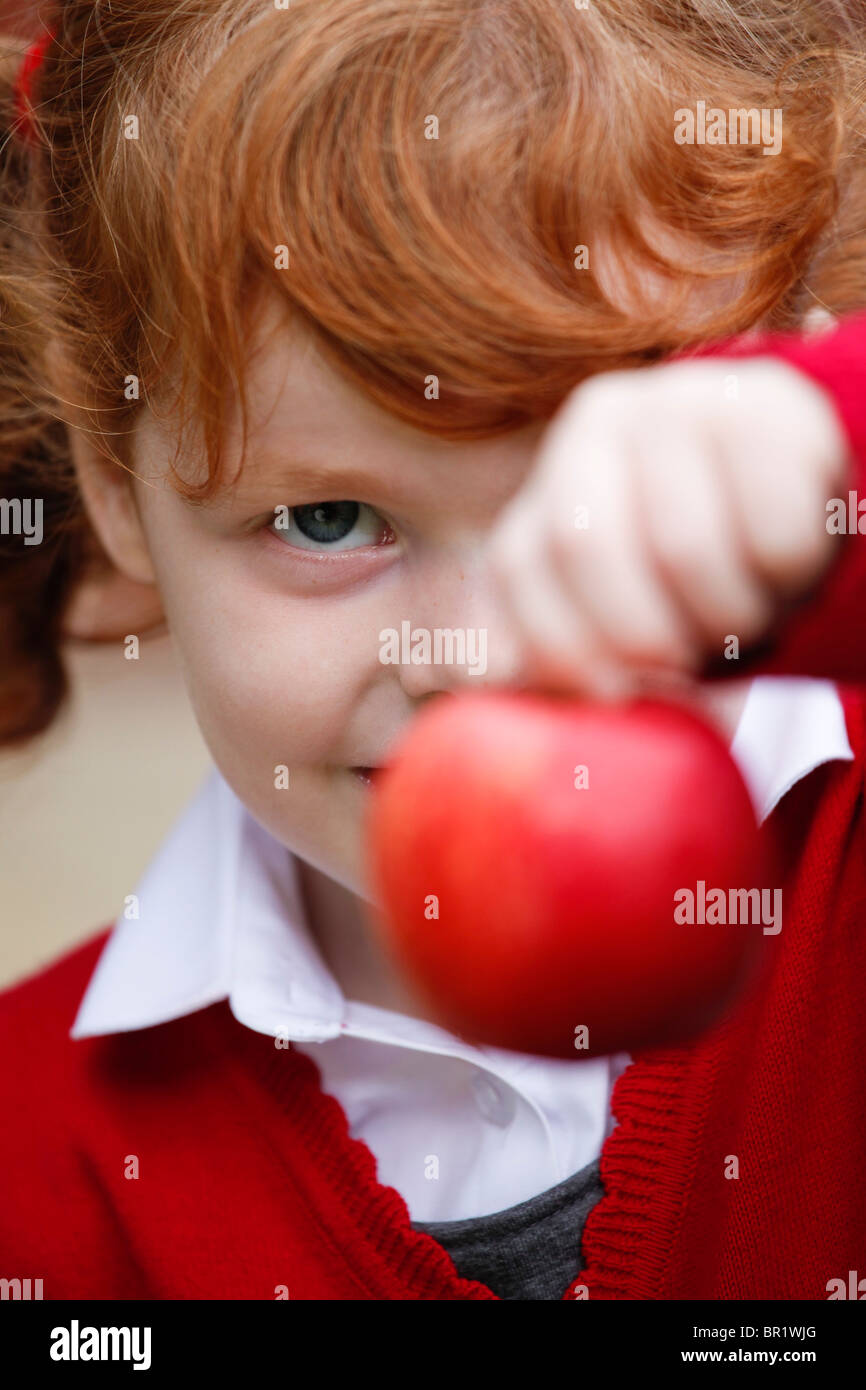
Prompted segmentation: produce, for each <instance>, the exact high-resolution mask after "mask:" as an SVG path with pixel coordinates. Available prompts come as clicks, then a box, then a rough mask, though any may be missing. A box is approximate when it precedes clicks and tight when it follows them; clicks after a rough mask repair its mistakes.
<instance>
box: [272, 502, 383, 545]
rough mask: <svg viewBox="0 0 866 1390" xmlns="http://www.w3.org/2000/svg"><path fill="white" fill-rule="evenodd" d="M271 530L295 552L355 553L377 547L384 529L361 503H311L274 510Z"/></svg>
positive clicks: (377, 519)
mask: <svg viewBox="0 0 866 1390" xmlns="http://www.w3.org/2000/svg"><path fill="white" fill-rule="evenodd" d="M271 530H272V531H273V532H274V534H275V535H276V536H278V537H279V539H280V540H281V541H285V543H286V545H291V546H295V547H296V548H297V549H298V550H318V549H319V548H320V547H321V546H324V547H325V548H326V549H328V550H355V549H358V548H359V547H360V546H364V545H378V544H380V542H381V541H382V540H383V537H384V536H385V534H386V533H387V530H388V527H387V525H386V523H385V522H384V521H383V520H382V518H381V517H380V516H379V514H378V512H374V511H373V508H372V507H368V506H367V504H366V503H365V502H311V503H309V505H307V506H305V507H290V508H288V509H286V508H285V507H278V508H277V517H276V520H275V521H274V522H273V523H272V525H271Z"/></svg>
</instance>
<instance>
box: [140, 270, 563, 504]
mask: <svg viewBox="0 0 866 1390" xmlns="http://www.w3.org/2000/svg"><path fill="white" fill-rule="evenodd" d="M418 389H419V392H423V389H424V383H423V381H419V388H418ZM247 403H248V408H249V417H248V423H249V433H248V437H247V453H246V459H245V461H244V464H243V467H242V468H241V469H240V472H238V465H239V463H240V462H241V446H242V429H241V411H240V406H239V402H238V401H237V399H233V400H232V402H231V404H230V406H229V409H228V411H227V417H226V418H227V423H226V430H225V435H224V441H225V448H226V457H225V465H226V468H225V471H226V476H227V477H228V478H233V479H236V481H235V482H233V483H232V485H231V488H230V492H231V495H232V497H233V498H234V499H237V500H239V501H243V499H244V497H245V495H246V494H248V493H251V492H252V491H253V490H255V489H261V487H262V486H271V485H274V486H277V485H279V484H284V485H285V486H286V487H287V488H291V487H292V485H293V479H294V478H296V477H297V476H299V475H301V474H304V475H305V480H306V477H307V475H310V474H312V475H317V474H320V475H321V486H322V493H321V497H322V500H324V498H325V495H326V493H327V492H334V490H335V489H336V491H340V486H339V477H340V475H341V474H346V475H355V474H357V475H358V486H360V484H361V483H362V481H364V479H367V480H368V482H369V484H370V486H371V487H373V488H375V487H376V486H379V487H381V488H382V489H385V488H387V489H390V490H391V491H393V493H394V495H395V497H399V496H400V495H406V496H408V495H409V494H410V493H411V494H412V496H413V498H414V499H416V500H417V499H418V498H419V497H423V495H424V494H430V496H431V497H432V496H434V495H435V494H436V493H437V492H441V489H442V487H443V484H446V483H447V484H448V486H451V487H454V486H456V485H457V483H458V482H459V483H460V488H459V491H460V493H461V494H462V495H464V496H468V495H469V494H470V493H474V494H475V495H476V496H477V499H478V501H479V502H480V503H485V502H486V503H489V502H490V501H491V500H493V499H494V498H495V497H496V496H497V494H498V493H499V492H500V491H501V488H502V486H503V483H508V482H509V481H510V479H511V477H512V475H515V474H516V472H519V470H520V467H521V466H523V465H525V461H526V458H527V455H528V453H529V452H531V450H532V447H533V446H534V444H535V442H536V441H537V439H538V437H539V435H540V433H541V430H542V428H543V425H542V424H541V423H539V424H537V425H534V424H533V425H529V426H526V427H523V428H521V429H519V430H515V431H513V432H512V433H511V434H509V435H506V436H502V435H499V436H497V437H495V438H491V439H489V440H474V441H472V442H469V443H466V442H455V441H453V440H450V439H445V438H439V437H437V436H436V435H433V434H427V433H425V432H423V431H420V430H417V429H414V428H413V427H412V426H411V425H409V424H407V423H406V422H405V421H403V420H400V419H397V418H396V417H395V416H392V415H389V414H388V412H387V411H385V410H383V409H382V408H381V407H380V406H379V405H378V404H376V403H375V402H373V401H371V400H369V399H368V398H367V397H366V396H364V395H363V393H362V392H361V391H359V390H358V389H357V388H356V387H355V386H354V385H353V384H351V383H350V382H348V381H346V379H345V378H344V377H342V376H341V375H340V373H339V372H338V371H337V370H336V369H335V368H334V367H333V366H332V365H331V364H330V363H329V361H328V360H327V358H326V357H325V356H324V354H323V352H322V350H321V347H320V345H319V342H318V340H317V338H316V336H315V334H314V333H312V332H311V331H310V330H309V329H308V328H307V327H306V326H305V324H304V323H303V321H302V319H301V318H300V316H298V315H292V314H290V313H289V312H288V311H287V308H286V305H285V302H284V301H283V300H281V299H280V298H279V297H278V296H276V295H275V294H273V293H272V292H271V293H269V294H268V295H266V296H263V297H262V299H261V301H260V303H259V304H258V305H257V306H256V311H255V316H254V318H253V321H252V326H251V331H250V335H249V356H248V365H247ZM431 408H432V409H435V408H436V407H435V402H434V403H431ZM135 441H136V444H135V457H136V472H137V473H139V474H140V475H141V476H144V477H147V476H150V477H154V476H155V475H156V474H157V473H158V472H160V471H162V469H161V465H164V464H165V463H166V462H167V459H168V457H170V454H171V451H172V450H173V447H174V442H175V437H174V435H173V434H172V431H171V426H170V423H168V422H167V421H166V422H162V421H161V420H159V419H157V418H156V416H154V415H153V414H152V413H151V412H150V411H148V410H147V409H146V408H145V409H143V410H142V412H141V415H140V416H139V420H138V422H137V424H136V428H135ZM199 444H201V438H200V434H199V432H198V431H196V432H194V434H193V435H191V437H190V444H189V446H188V448H187V450H186V453H185V456H184V457H183V459H182V460H181V462H180V464H179V468H178V471H179V473H180V476H181V477H182V478H183V480H184V481H186V482H190V483H197V482H199V481H202V480H203V479H204V477H205V475H206V469H207V464H206V459H205V457H204V448H203V444H201V447H198V445H199ZM469 465H471V467H469ZM313 487H314V484H313V482H312V479H311V480H310V482H309V486H308V489H307V490H310V489H312V488H313ZM311 495H312V493H311ZM341 495H344V496H357V491H355V492H349V491H345V490H344V491H343V492H342V494H341ZM220 496H221V497H222V498H224V497H225V493H221V494H220ZM215 502H216V504H217V505H219V501H218V500H217V499H215Z"/></svg>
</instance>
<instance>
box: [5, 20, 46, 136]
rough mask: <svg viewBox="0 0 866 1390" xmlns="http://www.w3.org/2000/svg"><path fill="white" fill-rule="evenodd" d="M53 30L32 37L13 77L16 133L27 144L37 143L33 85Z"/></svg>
mask: <svg viewBox="0 0 866 1390" xmlns="http://www.w3.org/2000/svg"><path fill="white" fill-rule="evenodd" d="M54 36H55V35H54V30H53V29H48V30H46V32H45V33H44V34H40V36H39V38H38V39H34V40H33V43H31V45H30V47H29V48H28V49H27V52H26V53H25V54H24V57H23V59H22V60H21V66H20V68H19V69H18V76H17V77H16V79H15V87H14V92H13V99H14V102H15V115H16V118H17V125H16V129H17V133H18V135H19V136H20V138H21V139H22V140H23V141H24V143H25V144H27V145H35V144H36V143H37V138H38V137H37V134H36V126H35V124H34V121H33V99H32V94H33V87H34V83H35V81H36V76H37V74H38V72H39V69H40V68H41V67H42V62H43V59H44V58H45V54H46V52H47V51H48V45H49V44H50V43H51V42H52V40H53V39H54Z"/></svg>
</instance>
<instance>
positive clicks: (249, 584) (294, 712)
mask: <svg viewBox="0 0 866 1390" xmlns="http://www.w3.org/2000/svg"><path fill="white" fill-rule="evenodd" d="M215 549H216V553H214V550H213V548H211V549H210V550H209V553H208V555H207V557H205V556H204V555H201V554H198V556H196V555H195V553H194V552H192V553H188V555H187V559H186V560H185V562H184V563H181V564H176V563H172V564H170V565H167V564H165V563H160V562H159V561H157V570H158V578H159V582H160V588H161V590H162V594H163V601H164V605H165V610H166V616H167V619H168V623H169V626H170V628H171V631H172V634H173V637H174V641H175V645H176V647H177V651H178V655H179V658H180V663H181V667H182V669H183V672H184V677H185V680H186V685H187V688H188V690H189V694H190V698H191V700H192V704H193V707H194V709H195V713H196V717H197V719H198V721H199V724H200V726H201V729H202V733H203V735H204V737H205V739H206V741H207V743H208V746H209V747H210V750H211V753H212V754H213V756H214V759H215V761H216V762H217V764H218V765H219V766H220V767H221V769H223V770H224V771H225V772H226V774H227V775H229V773H230V772H231V774H232V776H233V777H234V778H235V779H236V778H237V776H238V775H239V774H242V773H243V770H244V768H245V767H246V768H250V767H253V766H255V767H256V769H257V774H258V775H259V776H260V775H262V770H263V769H269V770H270V776H271V778H272V776H273V767H274V765H275V764H277V763H286V764H287V765H289V766H290V767H291V766H292V765H296V766H297V765H301V764H319V763H325V762H328V761H330V760H333V759H335V758H337V759H338V756H339V744H340V742H341V739H343V738H344V737H345V733H346V731H347V729H348V727H349V725H350V721H351V715H352V710H353V708H355V707H356V705H357V703H358V700H359V695H360V692H361V690H362V688H363V686H364V685H365V684H366V683H367V682H368V681H369V680H370V678H371V673H375V669H376V658H375V655H373V658H372V662H371V644H370V642H369V641H366V640H363V632H364V631H366V627H367V624H366V623H359V622H358V615H357V604H356V603H353V602H352V600H351V599H347V600H343V601H340V600H338V599H336V598H335V599H333V600H325V601H322V600H311V599H303V598H297V597H287V596H286V595H284V594H275V593H274V592H273V591H272V590H271V591H269V590H268V589H266V588H265V586H264V585H263V584H261V583H260V582H258V581H257V580H256V578H255V577H254V575H252V574H251V573H250V572H249V571H248V570H247V569H246V568H245V567H244V565H243V564H239V563H238V562H237V557H236V554H235V553H233V550H234V548H233V547H232V546H226V547H224V548H223V549H222V550H220V548H219V547H216V548H215ZM162 558H163V561H164V560H165V558H166V557H162Z"/></svg>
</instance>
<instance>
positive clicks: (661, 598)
mask: <svg viewBox="0 0 866 1390" xmlns="http://www.w3.org/2000/svg"><path fill="white" fill-rule="evenodd" d="M637 472H638V469H637V465H636V463H635V461H634V459H633V458H630V457H627V456H626V454H625V453H624V452H623V451H622V450H621V449H614V448H612V447H611V445H610V442H609V440H608V439H607V438H605V440H604V441H602V440H599V441H598V442H597V443H594V442H593V440H592V439H591V438H590V439H584V440H583V441H582V443H581V454H580V465H579V468H578V469H577V470H576V479H575V483H576V491H577V490H579V492H580V496H581V499H582V502H583V504H584V506H585V511H584V512H582V513H581V514H580V515H581V519H582V520H584V521H585V526H584V527H583V528H582V529H575V528H571V529H568V527H567V525H566V524H563V520H565V522H566V523H567V519H568V515H569V512H568V508H558V512H557V514H556V515H554V516H551V517H550V518H549V519H548V525H549V527H550V561H551V565H552V567H553V569H554V571H555V573H556V575H557V577H558V580H559V582H560V583H561V584H562V585H563V587H564V589H565V591H566V593H567V595H568V597H569V599H570V601H571V602H572V603H573V604H574V605H575V606H578V607H579V608H580V611H581V613H582V614H583V615H584V616H585V618H586V619H588V621H589V622H590V624H591V626H592V629H593V630H594V634H595V637H596V640H597V642H598V643H599V644H600V645H603V646H604V647H605V648H607V649H609V650H610V651H611V652H612V653H613V654H614V655H615V656H616V658H617V659H618V660H619V661H621V662H623V663H625V664H628V665H629V666H633V667H635V668H647V669H650V670H652V669H655V668H674V669H679V670H683V669H686V670H688V669H691V668H692V667H693V666H694V664H695V663H696V661H697V659H698V651H699V648H698V644H697V642H696V641H695V637H694V634H693V633H692V631H691V628H690V625H689V623H688V622H687V621H685V620H684V618H683V615H682V614H681V613H680V612H679V611H678V608H677V605H676V603H675V602H673V601H672V599H671V596H670V594H669V593H668V591H667V588H666V586H665V584H664V583H663V582H662V580H661V579H660V577H659V576H658V575H657V574H656V573H655V571H654V569H653V566H652V564H651V557H650V556H649V555H648V553H647V550H646V547H645V546H644V545H643V544H642V541H641V523H640V517H639V509H638V497H637V495H636V485H635V484H636V474H637ZM560 490H562V489H560ZM575 495H576V494H575Z"/></svg>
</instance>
